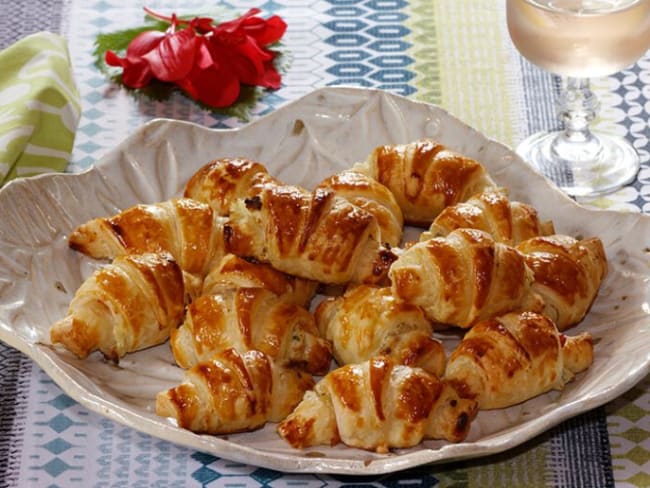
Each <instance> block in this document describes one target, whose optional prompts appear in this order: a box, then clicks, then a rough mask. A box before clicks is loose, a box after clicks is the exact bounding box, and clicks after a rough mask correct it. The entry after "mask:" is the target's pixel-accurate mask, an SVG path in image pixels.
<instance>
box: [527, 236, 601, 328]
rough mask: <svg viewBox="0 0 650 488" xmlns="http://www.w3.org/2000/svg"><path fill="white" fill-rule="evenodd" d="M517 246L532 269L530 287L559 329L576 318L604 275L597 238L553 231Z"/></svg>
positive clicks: (567, 326) (584, 313)
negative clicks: (532, 281) (579, 238)
mask: <svg viewBox="0 0 650 488" xmlns="http://www.w3.org/2000/svg"><path fill="white" fill-rule="evenodd" d="M517 249H518V250H519V251H521V252H522V253H523V254H524V257H525V258H526V263H527V265H528V266H529V267H530V269H532V270H533V276H534V283H533V290H535V291H536V292H537V293H539V295H540V296H541V297H542V298H543V300H544V311H543V312H544V314H545V315H547V316H548V317H550V318H551V320H553V321H554V322H555V325H557V328H558V329H560V330H566V329H567V328H569V327H571V326H572V325H575V324H577V323H578V322H580V321H581V320H582V319H583V318H584V316H585V315H586V314H587V311H588V310H589V308H590V307H591V304H592V303H593V301H594V299H595V298H596V295H597V294H598V289H599V288H600V284H601V282H602V280H603V279H604V278H605V276H606V275H607V256H606V255H605V249H604V247H603V243H602V242H601V240H600V239H598V238H589V239H583V240H577V239H575V238H573V237H570V236H566V235H557V234H556V235H552V236H546V237H536V238H533V239H529V240H527V241H524V242H522V243H521V244H519V245H518V246H517Z"/></svg>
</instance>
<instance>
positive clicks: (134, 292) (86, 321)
mask: <svg viewBox="0 0 650 488" xmlns="http://www.w3.org/2000/svg"><path fill="white" fill-rule="evenodd" d="M185 298H186V293H185V285H184V278H183V273H182V271H181V269H180V267H179V266H178V265H177V264H176V262H175V261H173V260H172V259H171V257H169V255H160V254H151V253H147V254H139V255H126V256H120V257H117V258H116V259H115V260H114V261H113V263H111V264H108V265H106V266H104V267H102V268H100V269H98V270H97V271H96V272H95V273H93V275H92V276H90V277H89V278H88V279H86V280H85V281H84V282H83V284H82V285H81V286H80V287H79V289H78V290H77V292H76V293H75V296H74V298H73V299H72V301H71V302H70V307H69V309H68V313H67V315H66V316H65V317H64V318H63V319H61V320H59V321H58V322H56V323H55V324H54V325H52V327H51V329H50V339H51V341H52V343H53V344H62V345H63V346H65V347H66V348H67V349H68V350H70V351H71V352H73V353H74V354H76V355H77V356H78V357H80V358H85V357H86V356H88V355H89V354H90V353H91V352H93V351H95V350H99V351H101V352H102V353H103V354H104V356H106V357H107V358H110V359H113V360H115V361H117V360H118V359H119V358H121V357H123V356H124V355H125V354H126V353H129V352H133V351H137V350H139V349H143V348H146V347H150V346H154V345H158V344H162V343H163V342H165V341H166V340H167V339H168V337H169V333H170V330H172V329H174V328H175V327H176V326H177V325H178V324H179V323H180V322H181V321H182V320H183V313H184V306H185Z"/></svg>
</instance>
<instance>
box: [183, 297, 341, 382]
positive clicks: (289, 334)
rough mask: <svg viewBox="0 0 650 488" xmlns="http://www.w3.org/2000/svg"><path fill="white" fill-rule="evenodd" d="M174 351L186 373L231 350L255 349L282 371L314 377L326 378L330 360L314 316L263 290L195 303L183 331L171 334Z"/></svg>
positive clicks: (199, 300) (326, 346)
mask: <svg viewBox="0 0 650 488" xmlns="http://www.w3.org/2000/svg"><path fill="white" fill-rule="evenodd" d="M171 347H172V351H173V353H174V358H175V359H176V362H177V363H178V365H179V366H181V367H183V368H187V367H190V366H193V365H194V364H196V363H197V362H200V361H204V360H206V359H209V358H210V357H211V356H212V355H213V354H214V353H215V352H218V351H221V350H224V349H228V348H235V349H237V350H238V351H240V352H243V351H248V350H251V349H256V350H259V351H262V352H263V353H265V354H268V355H269V356H270V357H271V358H272V359H273V360H275V361H277V362H278V363H279V364H281V365H284V366H295V367H299V368H301V369H304V370H306V371H308V372H310V373H314V374H323V373H325V372H326V371H327V370H328V369H329V365H330V359H331V346H330V344H329V342H328V341H326V340H325V339H323V338H322V337H320V334H319V333H318V329H317V328H316V323H315V321H314V317H313V315H312V314H311V313H310V312H309V311H308V310H306V309H304V308H302V307H300V306H298V305H295V304H293V303H290V302H287V301H285V300H283V299H282V298H281V297H278V296H277V295H275V294H274V293H272V292H270V291H268V290H265V289H263V288H238V289H224V290H222V291H221V292H220V293H219V294H218V295H204V296H201V297H199V298H197V299H196V300H194V301H193V302H192V303H191V304H190V305H189V307H188V309H187V314H186V316H185V321H184V323H183V325H181V326H180V327H179V328H178V329H176V330H173V331H172V333H171Z"/></svg>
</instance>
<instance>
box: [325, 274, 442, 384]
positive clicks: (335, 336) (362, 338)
mask: <svg viewBox="0 0 650 488" xmlns="http://www.w3.org/2000/svg"><path fill="white" fill-rule="evenodd" d="M315 316H316V324H317V325H318V329H319V330H320V332H321V335H322V336H323V337H325V338H326V339H328V340H330V341H331V342H332V352H333V354H334V357H335V358H336V360H337V362H338V363H339V365H343V364H349V363H360V362H363V361H365V360H367V359H370V358H371V357H373V356H390V357H391V358H393V359H394V360H395V361H397V362H398V363H400V364H406V365H408V366H418V367H421V368H422V369H425V370H427V371H429V372H430V373H433V374H435V375H438V376H441V375H442V373H443V372H444V370H445V361H446V355H445V350H444V348H443V346H442V344H441V343H440V341H437V340H436V339H434V338H433V337H432V333H433V330H432V327H431V322H429V320H428V319H427V318H426V316H425V315H424V312H423V310H422V309H421V308H420V307H418V306H415V305H410V304H408V303H404V302H401V301H399V300H396V299H395V298H394V297H393V295H392V294H391V291H390V288H378V287H374V286H368V285H359V286H357V287H355V288H352V289H349V290H347V291H346V293H345V295H343V296H340V297H331V298H327V299H325V300H323V301H322V302H320V304H319V305H318V307H317V308H316V311H315Z"/></svg>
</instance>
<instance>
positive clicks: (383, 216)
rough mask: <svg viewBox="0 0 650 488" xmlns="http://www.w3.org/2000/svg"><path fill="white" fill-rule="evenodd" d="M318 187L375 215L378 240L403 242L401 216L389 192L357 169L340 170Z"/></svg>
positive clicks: (402, 221) (389, 242)
mask: <svg viewBox="0 0 650 488" xmlns="http://www.w3.org/2000/svg"><path fill="white" fill-rule="evenodd" d="M318 187H319V188H329V189H332V190H334V192H335V193H336V195H338V196H340V197H343V198H345V199H346V200H348V201H349V202H350V203H352V204H354V205H356V206H358V207H360V208H362V209H364V210H366V211H368V212H369V213H370V214H372V215H374V216H375V218H376V219H377V223H378V224H379V229H380V230H381V236H380V238H379V240H380V242H385V243H387V244H389V245H390V246H393V247H397V246H399V245H400V242H401V241H402V228H403V227H404V218H403V216H402V210H401V209H400V207H399V205H398V203H397V201H396V200H395V197H394V196H393V194H392V193H391V191H390V190H389V189H388V188H386V187H385V186H384V185H382V184H381V183H379V182H378V181H377V180H375V179H374V178H371V177H369V176H367V175H365V174H363V173H359V172H357V171H343V172H341V173H337V174H335V175H333V176H330V177H329V178H326V179H325V180H323V181H322V182H321V183H320V185H318Z"/></svg>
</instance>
